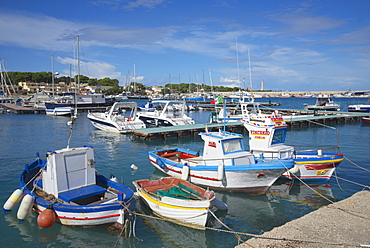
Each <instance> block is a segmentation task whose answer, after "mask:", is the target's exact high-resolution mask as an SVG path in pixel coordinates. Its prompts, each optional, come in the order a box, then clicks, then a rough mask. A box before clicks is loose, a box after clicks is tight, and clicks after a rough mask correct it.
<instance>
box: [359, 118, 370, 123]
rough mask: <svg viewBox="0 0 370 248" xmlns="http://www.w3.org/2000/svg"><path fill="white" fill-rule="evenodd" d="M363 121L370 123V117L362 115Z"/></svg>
mask: <svg viewBox="0 0 370 248" xmlns="http://www.w3.org/2000/svg"><path fill="white" fill-rule="evenodd" d="M361 121H362V123H366V124H370V117H361Z"/></svg>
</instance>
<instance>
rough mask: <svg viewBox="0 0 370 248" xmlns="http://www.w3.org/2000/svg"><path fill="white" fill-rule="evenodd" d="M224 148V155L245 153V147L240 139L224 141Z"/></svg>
mask: <svg viewBox="0 0 370 248" xmlns="http://www.w3.org/2000/svg"><path fill="white" fill-rule="evenodd" d="M222 147H223V149H224V154H227V153H232V152H241V151H243V145H242V142H241V140H240V139H234V140H227V141H223V142H222Z"/></svg>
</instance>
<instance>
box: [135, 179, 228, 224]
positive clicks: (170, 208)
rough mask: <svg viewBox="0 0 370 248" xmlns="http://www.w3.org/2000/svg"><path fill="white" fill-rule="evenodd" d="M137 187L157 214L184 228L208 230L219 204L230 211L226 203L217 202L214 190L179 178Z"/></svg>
mask: <svg viewBox="0 0 370 248" xmlns="http://www.w3.org/2000/svg"><path fill="white" fill-rule="evenodd" d="M133 184H134V186H135V188H136V190H137V194H138V195H139V196H140V198H141V199H142V200H143V201H144V203H145V204H146V205H147V206H148V207H149V208H150V209H151V210H152V211H153V212H154V213H155V214H157V215H159V216H161V217H164V218H168V219H170V220H172V221H173V222H175V223H177V224H180V225H185V226H189V227H193V228H197V229H205V226H206V224H207V221H208V218H209V216H210V211H211V208H212V206H213V205H214V202H215V201H217V203H218V204H217V205H218V206H220V205H222V206H223V210H226V209H227V205H226V204H224V203H222V202H220V201H218V200H217V199H216V197H215V194H214V192H213V191H209V190H205V189H203V188H201V187H198V186H196V185H194V184H192V183H189V182H187V181H185V180H182V179H179V178H175V177H164V178H161V179H159V180H147V179H144V180H137V181H134V182H133ZM219 203H222V204H219Z"/></svg>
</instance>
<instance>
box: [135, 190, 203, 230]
mask: <svg viewBox="0 0 370 248" xmlns="http://www.w3.org/2000/svg"><path fill="white" fill-rule="evenodd" d="M138 193H139V196H140V197H141V199H142V200H143V201H144V202H145V204H146V205H147V206H148V207H149V208H150V209H151V210H152V211H153V212H154V213H155V214H157V215H159V216H161V217H164V218H169V219H171V220H175V222H176V223H178V224H181V225H189V226H191V227H195V228H199V229H204V227H205V225H206V223H207V219H208V215H209V212H208V210H209V207H210V202H209V201H208V204H207V205H205V206H193V207H190V206H189V205H187V204H186V203H188V201H184V204H181V203H180V204H174V203H173V202H172V201H171V202H167V201H166V200H167V199H165V197H164V199H162V200H161V201H159V200H157V199H155V198H154V197H151V196H150V195H149V194H147V193H145V192H144V191H141V190H138Z"/></svg>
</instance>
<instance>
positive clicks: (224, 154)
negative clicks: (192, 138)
mask: <svg viewBox="0 0 370 248" xmlns="http://www.w3.org/2000/svg"><path fill="white" fill-rule="evenodd" d="M200 135H201V137H202V139H203V140H204V148H203V159H204V161H205V162H206V164H207V165H217V166H218V165H219V164H220V162H223V164H224V165H243V164H255V159H254V156H253V155H252V154H251V153H249V152H247V151H245V149H244V144H243V136H242V135H241V134H235V133H230V132H224V131H220V132H209V133H208V132H207V133H204V132H201V133H200Z"/></svg>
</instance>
